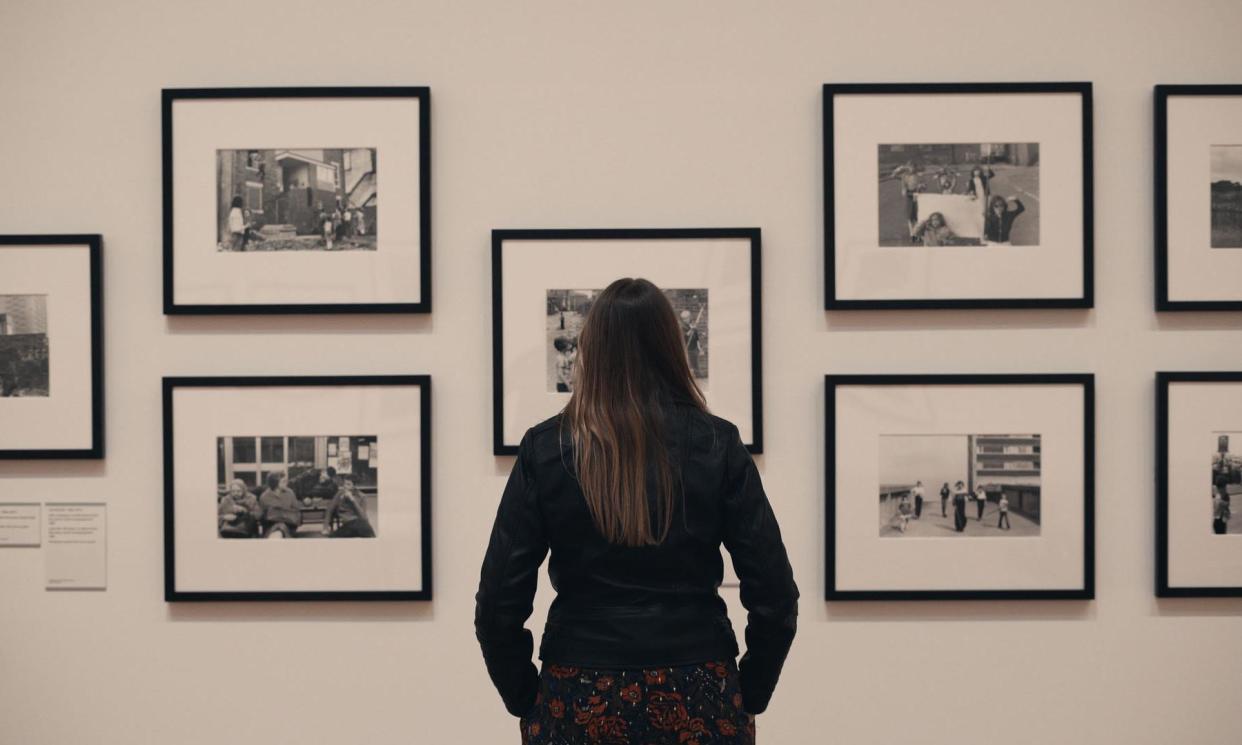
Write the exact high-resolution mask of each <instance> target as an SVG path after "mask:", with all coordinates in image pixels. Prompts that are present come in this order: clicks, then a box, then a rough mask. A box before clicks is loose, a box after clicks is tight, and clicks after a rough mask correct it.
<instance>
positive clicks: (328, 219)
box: [319, 210, 336, 251]
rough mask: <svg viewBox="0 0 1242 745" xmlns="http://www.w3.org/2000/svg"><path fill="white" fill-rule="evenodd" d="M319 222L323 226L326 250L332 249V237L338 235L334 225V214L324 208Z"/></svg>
mask: <svg viewBox="0 0 1242 745" xmlns="http://www.w3.org/2000/svg"><path fill="white" fill-rule="evenodd" d="M319 224H320V225H321V226H322V228H323V244H324V250H326V251H331V250H332V238H333V236H335V235H336V231H335V229H333V227H332V215H330V214H329V213H328V211H327V210H323V211H321V212H320V213H319Z"/></svg>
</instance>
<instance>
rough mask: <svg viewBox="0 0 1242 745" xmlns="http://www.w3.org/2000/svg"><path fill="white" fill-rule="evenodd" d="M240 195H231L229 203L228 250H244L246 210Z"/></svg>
mask: <svg viewBox="0 0 1242 745" xmlns="http://www.w3.org/2000/svg"><path fill="white" fill-rule="evenodd" d="M243 205H244V202H243V201H242V198H241V197H240V196H237V197H233V201H232V202H231V203H230V205H229V219H228V223H229V224H228V235H229V242H228V248H229V250H230V251H245V250H246V212H245V209H244V207H243Z"/></svg>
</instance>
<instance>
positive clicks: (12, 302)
mask: <svg viewBox="0 0 1242 745" xmlns="http://www.w3.org/2000/svg"><path fill="white" fill-rule="evenodd" d="M49 395H50V381H49V373H48V334H47V296H46V295H0V398H9V397H27V396H37V397H41V398H46V397H48V396H49ZM2 420H3V417H0V421H2Z"/></svg>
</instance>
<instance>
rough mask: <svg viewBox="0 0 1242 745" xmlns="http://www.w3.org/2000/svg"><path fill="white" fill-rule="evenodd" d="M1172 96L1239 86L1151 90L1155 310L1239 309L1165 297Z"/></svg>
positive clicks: (1235, 90) (1227, 91) (1236, 303)
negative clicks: (1170, 105) (1170, 106)
mask: <svg viewBox="0 0 1242 745" xmlns="http://www.w3.org/2000/svg"><path fill="white" fill-rule="evenodd" d="M1173 96H1242V85H1157V86H1155V88H1154V89H1153V103H1154V105H1153V112H1152V113H1153V122H1152V133H1153V136H1152V144H1153V146H1154V149H1155V153H1154V161H1153V162H1154V165H1155V168H1154V171H1153V175H1154V189H1155V195H1156V204H1155V210H1154V213H1153V214H1154V218H1155V237H1156V244H1155V249H1156V250H1155V260H1156V288H1155V289H1156V310H1157V311H1160V312H1167V311H1199V310H1208V311H1239V310H1242V300H1170V299H1169V180H1168V179H1169V98H1170V97H1173Z"/></svg>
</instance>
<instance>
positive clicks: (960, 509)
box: [953, 481, 970, 533]
mask: <svg viewBox="0 0 1242 745" xmlns="http://www.w3.org/2000/svg"><path fill="white" fill-rule="evenodd" d="M969 498H970V492H968V491H966V482H965V481H957V482H955V483H954V484H953V529H954V530H956V531H957V532H959V533H961V532H962V531H964V530H966V500H967V499H969Z"/></svg>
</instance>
